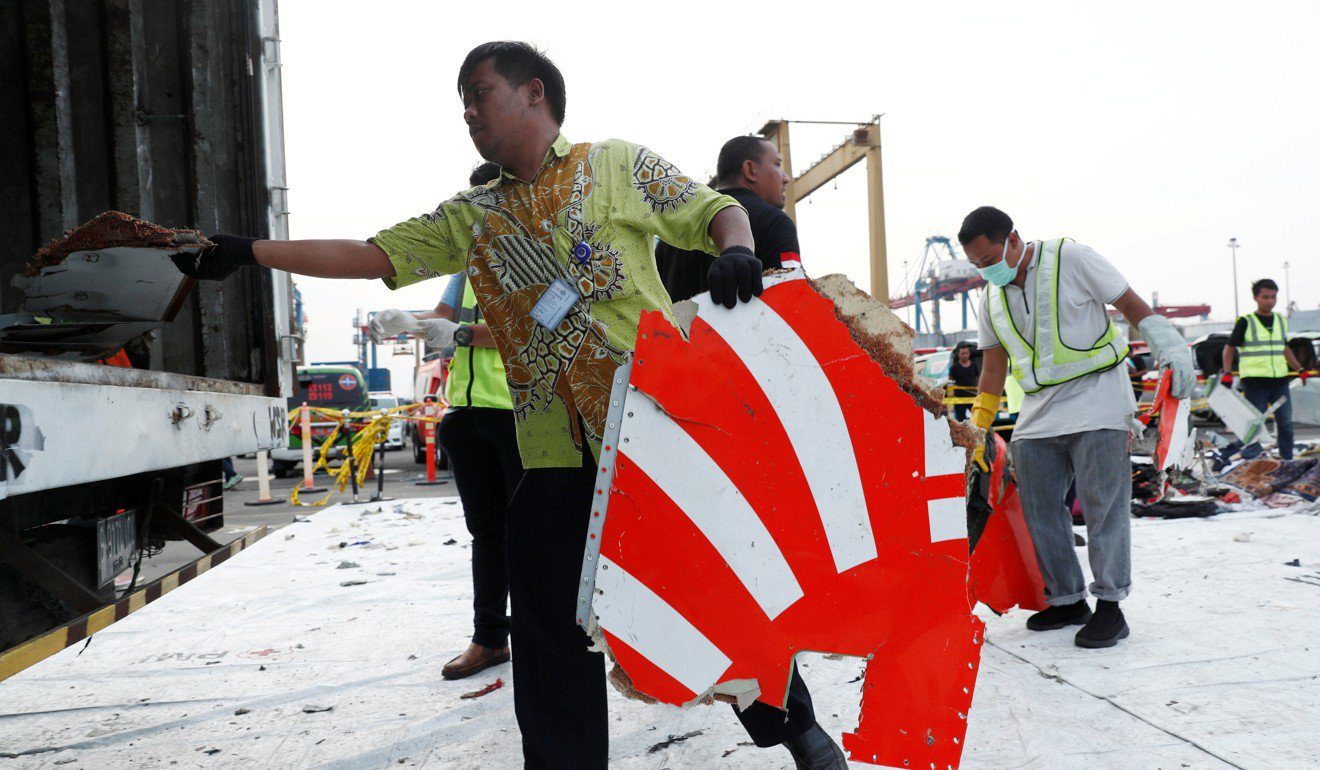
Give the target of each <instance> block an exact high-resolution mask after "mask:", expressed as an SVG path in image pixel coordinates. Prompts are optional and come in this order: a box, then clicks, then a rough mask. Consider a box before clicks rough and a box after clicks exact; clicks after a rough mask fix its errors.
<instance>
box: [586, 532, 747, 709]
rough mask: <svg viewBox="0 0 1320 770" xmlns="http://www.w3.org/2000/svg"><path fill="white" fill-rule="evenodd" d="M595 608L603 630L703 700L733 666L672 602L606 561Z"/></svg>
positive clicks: (603, 559) (598, 577) (599, 577)
mask: <svg viewBox="0 0 1320 770" xmlns="http://www.w3.org/2000/svg"><path fill="white" fill-rule="evenodd" d="M592 604H593V607H594V608H595V611H596V618H597V621H598V622H599V623H600V626H601V628H604V629H605V630H606V631H609V632H610V633H611V634H614V635H615V636H617V637H618V638H620V639H622V640H623V641H624V642H625V643H626V644H627V645H628V646H629V647H631V648H633V649H634V650H636V651H637V652H638V654H640V655H642V656H643V657H645V658H646V659H647V660H649V661H651V662H652V663H654V664H655V665H656V666H659V667H660V669H661V670H662V671H664V672H665V673H666V674H668V675H670V676H672V677H673V678H674V679H676V680H678V682H679V683H680V684H682V685H683V686H684V687H686V688H688V689H689V690H691V691H692V692H694V693H696V694H697V695H701V694H702V693H704V692H706V690H708V689H710V688H711V687H712V686H714V684H715V683H716V682H717V681H719V678H720V677H721V676H723V675H724V672H725V671H728V670H729V666H730V665H732V663H733V661H731V660H729V657H728V656H727V655H725V654H724V653H723V652H721V651H720V648H718V647H716V646H715V645H714V644H713V643H712V642H711V641H710V640H709V639H707V638H706V636H705V634H703V633H701V632H700V631H698V630H697V629H696V628H695V627H694V626H693V625H692V624H691V623H689V622H688V620H687V618H685V617H683V616H682V615H680V614H679V613H678V611H677V610H675V609H674V608H673V607H671V606H669V603H668V602H666V601H665V600H664V599H661V598H660V597H659V596H657V595H656V594H655V592H654V591H652V590H651V589H650V588H647V587H646V586H645V585H644V584H643V583H642V582H641V581H640V580H638V579H637V578H635V577H633V576H632V575H630V574H628V572H627V571H625V570H624V569H623V568H622V567H620V566H619V565H617V564H615V563H614V562H612V561H610V560H609V558H607V557H605V556H602V557H600V570H599V571H598V572H597V573H596V597H595V600H594V601H593V603H592Z"/></svg>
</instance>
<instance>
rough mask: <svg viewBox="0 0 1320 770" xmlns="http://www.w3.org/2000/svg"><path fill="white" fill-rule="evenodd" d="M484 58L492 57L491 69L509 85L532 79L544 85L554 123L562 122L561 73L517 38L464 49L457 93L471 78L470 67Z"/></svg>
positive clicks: (540, 54) (514, 85)
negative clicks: (493, 61) (493, 63)
mask: <svg viewBox="0 0 1320 770" xmlns="http://www.w3.org/2000/svg"><path fill="white" fill-rule="evenodd" d="M487 59H494V60H495V71H496V72H498V73H500V74H501V75H503V76H504V79H505V80H507V81H509V85H511V86H513V87H514V88H517V87H518V86H522V85H525V84H527V83H529V82H530V81H531V80H532V78H536V79H538V80H540V81H541V84H542V85H544V86H545V99H546V101H547V102H549V103H550V112H551V113H552V114H553V115H554V118H555V122H556V123H558V124H559V125H561V126H562V125H564V107H565V103H566V101H567V96H566V94H565V93H564V74H563V73H562V72H560V71H559V68H558V67H556V66H555V63H554V62H552V61H550V58H549V57H548V56H546V55H545V54H544V53H542V52H541V51H538V50H537V49H536V48H535V47H534V46H532V45H531V44H530V43H523V42H520V41H517V40H495V41H493V42H490V43H482V44H481V45H479V46H477V47H476V48H473V49H472V50H471V51H468V55H467V58H465V59H463V65H462V66H461V67H459V68H458V95H459V96H462V95H463V84H464V83H466V82H467V80H468V78H470V77H472V70H474V69H476V68H477V65H478V64H480V63H482V62H483V61H485V60H487Z"/></svg>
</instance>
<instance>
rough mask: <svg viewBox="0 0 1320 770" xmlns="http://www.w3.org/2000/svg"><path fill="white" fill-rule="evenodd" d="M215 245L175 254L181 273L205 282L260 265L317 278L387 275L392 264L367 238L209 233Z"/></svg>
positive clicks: (384, 276)
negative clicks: (283, 237) (263, 237)
mask: <svg viewBox="0 0 1320 770" xmlns="http://www.w3.org/2000/svg"><path fill="white" fill-rule="evenodd" d="M210 240H211V242H212V243H214V244H215V246H214V247H212V248H208V249H206V250H204V251H202V252H201V253H200V254H196V255H193V254H189V253H183V254H176V255H174V264H175V265H177V266H178V268H179V270H180V271H181V272H183V274H184V275H187V276H189V277H190V278H197V279H199V280H204V281H219V280H223V279H225V278H228V277H229V276H230V275H232V274H233V273H234V271H236V270H238V269H239V268H241V267H245V266H248V265H263V266H265V267H269V268H272V269H274V270H284V271H286V272H290V273H296V274H298V275H309V276H313V277H316V278H389V277H391V276H393V275H394V265H392V264H391V263H390V260H389V257H387V256H385V252H384V251H383V250H381V248H380V247H379V246H376V245H375V244H372V243H367V242H366V241H347V240H304V241H263V240H257V239H256V238H247V237H244V236H240V235H213V236H211V238H210Z"/></svg>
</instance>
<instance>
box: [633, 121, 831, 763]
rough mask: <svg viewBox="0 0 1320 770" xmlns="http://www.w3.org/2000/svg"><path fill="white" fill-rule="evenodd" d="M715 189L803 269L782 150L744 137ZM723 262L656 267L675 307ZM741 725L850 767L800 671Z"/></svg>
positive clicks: (770, 257)
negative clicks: (788, 210) (819, 717)
mask: <svg viewBox="0 0 1320 770" xmlns="http://www.w3.org/2000/svg"><path fill="white" fill-rule="evenodd" d="M716 169H717V174H716V179H715V186H716V187H717V188H718V189H719V191H720V192H722V193H724V194H726V195H729V196H730V197H732V198H734V199H735V200H737V201H738V202H739V203H741V204H742V206H743V208H745V209H746V210H747V217H748V219H749V220H750V222H751V226H752V239H753V240H754V241H755V250H756V256H757V258H758V259H760V260H761V264H762V265H763V266H764V267H766V268H777V267H800V266H801V261H800V259H799V257H798V238H797V224H796V223H794V222H793V220H792V218H791V217H789V216H788V215H787V214H785V213H784V189H785V188H786V187H787V186H788V182H789V179H788V175H787V174H785V173H784V170H783V161H782V160H781V159H780V157H779V151H778V150H777V149H775V146H774V145H773V144H771V143H770V142H768V141H766V140H765V139H762V138H761V137H757V136H736V137H734V138H733V139H730V140H729V141H727V142H725V143H724V146H723V147H721V148H720V154H719V159H718V160H717V161H716ZM714 259H715V257H713V256H711V255H710V254H707V253H705V252H702V251H699V250H684V249H678V248H675V247H673V246H670V245H669V244H667V243H663V242H662V243H660V244H659V245H658V246H657V247H656V266H657V267H658V268H659V269H660V277H661V278H662V279H663V280H664V281H665V288H666V289H667V290H668V291H669V296H670V298H671V299H673V300H674V301H675V302H678V301H680V300H684V299H690V298H691V297H694V296H696V295H698V294H704V293H705V292H706V291H707V288H708V281H707V279H706V274H707V272H708V271H709V270H710V265H711V262H712V261H713V260H714ZM734 711H735V712H736V713H737V714H738V720H739V721H740V722H742V724H743V728H744V729H746V730H747V734H748V735H749V736H750V737H751V739H752V742H753V743H755V744H756V745H757V746H758V747H760V748H769V747H771V746H783V747H784V748H786V749H788V751H789V753H790V754H792V755H793V759H794V761H795V762H796V763H797V766H798V767H800V768H811V769H812V770H827V769H828V770H834V769H835V768H846V767H847V766H848V765H847V760H846V759H845V758H844V756H843V751H842V750H841V749H840V748H839V747H838V745H837V744H835V743H834V740H833V739H832V738H830V735H829V733H827V732H825V729H824V728H822V727H821V726H820V724H819V723H818V722H817V721H816V711H815V708H814V706H813V704H812V702H811V692H810V691H809V690H808V689H807V684H806V682H805V681H803V679H802V676H801V674H800V673H799V671H798V668H797V666H796V665H795V666H794V667H793V673H792V675H791V676H790V677H789V686H788V699H787V702H786V703H785V708H783V709H778V708H775V707H774V706H770V705H767V704H765V703H762V702H760V701H756V702H755V703H753V704H752V705H751V706H748V707H747V708H746V709H744V710H743V711H738V710H737V708H736V707H735V708H734Z"/></svg>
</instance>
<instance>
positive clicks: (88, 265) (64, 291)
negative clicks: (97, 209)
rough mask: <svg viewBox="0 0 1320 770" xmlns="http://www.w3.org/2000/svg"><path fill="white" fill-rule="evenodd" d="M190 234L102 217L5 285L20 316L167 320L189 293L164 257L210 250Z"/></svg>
mask: <svg viewBox="0 0 1320 770" xmlns="http://www.w3.org/2000/svg"><path fill="white" fill-rule="evenodd" d="M211 245H213V244H211V242H210V241H207V240H206V239H205V238H204V237H202V235H201V233H198V232H197V231H195V230H170V229H168V228H164V227H160V226H158V225H154V224H152V223H150V222H144V221H142V220H140V219H135V218H134V217H131V216H129V215H127V214H123V213H121V212H118V211H107V212H104V213H102V214H100V215H98V216H96V217H94V218H93V219H91V220H90V221H88V222H87V223H86V224H83V225H80V226H79V227H76V228H74V229H72V230H70V231H69V232H67V233H65V235H64V236H63V237H61V238H58V239H56V240H54V241H51V242H50V243H48V244H46V245H45V246H44V247H42V249H41V250H40V251H38V252H37V254H36V255H35V256H34V257H33V258H32V260H30V261H29V262H28V266H27V275H26V276H16V277H15V278H14V279H13V285H14V288H16V289H18V292H19V294H20V295H21V297H22V300H21V302H20V307H21V308H22V309H23V310H24V311H25V312H28V313H33V314H35V315H40V316H49V317H51V318H55V319H59V320H69V321H98V320H99V321H157V322H159V321H170V320H172V319H173V318H174V315H175V314H176V313H177V312H178V310H179V308H180V307H181V306H182V304H183V300H184V298H185V297H186V296H187V294H188V292H189V291H190V290H191V289H192V286H193V284H194V283H195V281H193V280H192V279H191V278H187V277H186V276H184V275H183V273H181V272H179V270H178V268H177V267H175V265H174V262H173V261H172V260H171V259H170V257H171V256H172V255H175V254H180V253H184V252H187V253H191V254H196V253H198V252H200V251H201V250H202V249H203V248H205V247H208V246H211Z"/></svg>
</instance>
